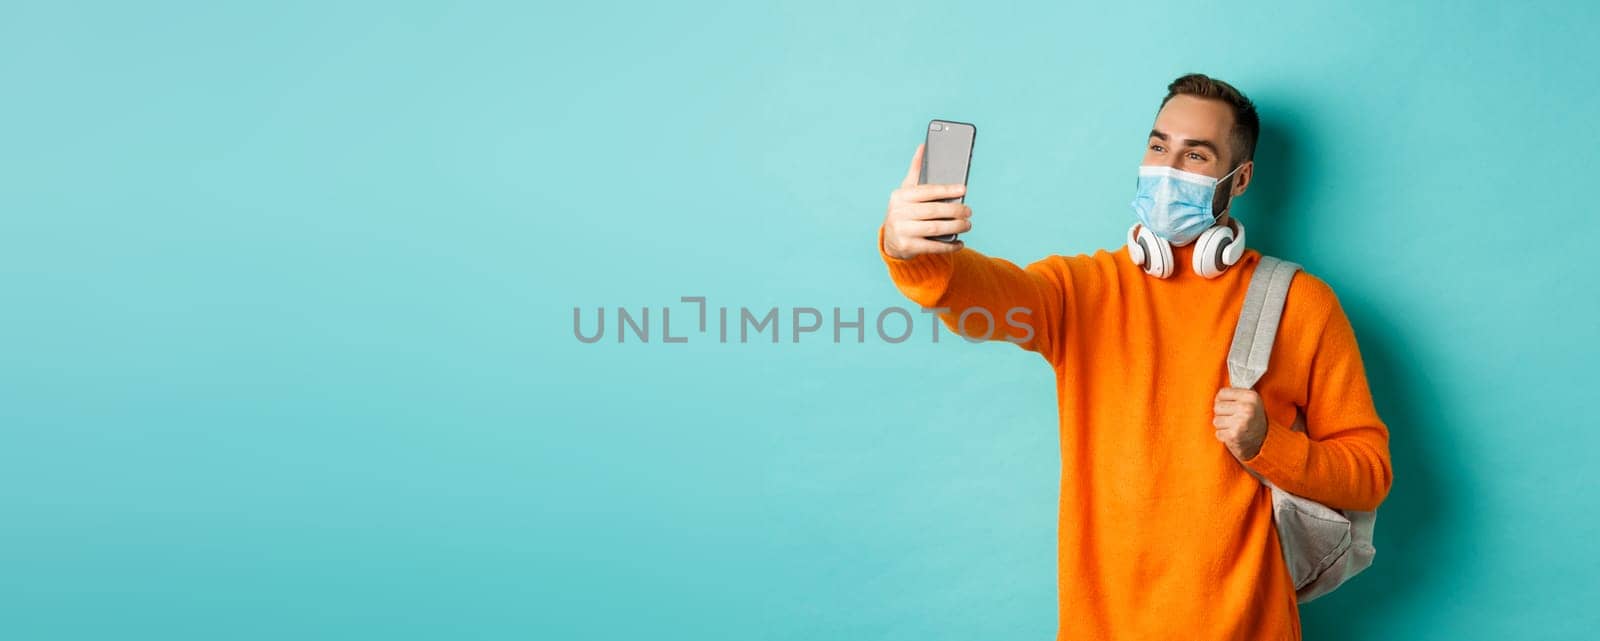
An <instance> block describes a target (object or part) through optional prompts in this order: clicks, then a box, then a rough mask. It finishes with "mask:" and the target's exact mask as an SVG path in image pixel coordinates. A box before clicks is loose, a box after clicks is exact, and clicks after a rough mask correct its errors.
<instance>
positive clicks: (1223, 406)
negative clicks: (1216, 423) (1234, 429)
mask: <svg viewBox="0 0 1600 641" xmlns="http://www.w3.org/2000/svg"><path fill="white" fill-rule="evenodd" d="M1253 411H1255V405H1251V404H1250V403H1241V402H1239V401H1217V402H1215V403H1212V404H1211V413H1213V414H1216V415H1217V416H1249V415H1250V414H1251V412H1253Z"/></svg>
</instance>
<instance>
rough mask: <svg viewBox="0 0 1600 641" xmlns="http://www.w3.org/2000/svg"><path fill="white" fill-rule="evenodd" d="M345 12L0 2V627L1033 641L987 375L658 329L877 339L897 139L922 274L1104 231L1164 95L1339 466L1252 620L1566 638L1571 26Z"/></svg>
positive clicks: (1575, 112)
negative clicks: (941, 162) (1329, 564)
mask: <svg viewBox="0 0 1600 641" xmlns="http://www.w3.org/2000/svg"><path fill="white" fill-rule="evenodd" d="M224 4H226V5H229V6H222V5H224ZM400 4H401V5H403V6H400V5H397V4H396V3H378V2H369V3H361V4H352V3H341V4H337V5H329V4H326V3H320V2H289V3H260V4H259V6H255V7H247V6H244V5H242V4H238V3H198V2H196V3H189V4H174V3H153V4H129V3H106V4H104V5H101V6H92V5H84V4H73V3H55V2H49V3H47V2H8V3H6V5H5V7H4V10H3V11H0V14H3V15H0V80H3V83H4V84H3V92H0V217H3V218H0V224H3V226H0V294H3V297H4V298H3V300H4V313H3V314H0V336H3V337H4V341H5V343H4V349H3V357H0V358H3V360H0V513H3V520H0V638H5V639H164V640H179V639H288V638H295V639H309V638H320V639H352V638H371V639H477V638H484V639H488V638H501V639H513V638H517V639H530V638H537V639H624V638H651V639H1049V638H1052V635H1053V634H1054V632H1055V625H1056V620H1057V612H1056V602H1055V586H1054V583H1053V582H1054V580H1055V574H1054V573H1055V566H1054V563H1055V544H1056V538H1055V517H1056V515H1055V508H1056V503H1055V500H1056V492H1057V482H1058V474H1059V470H1060V468H1059V463H1058V458H1057V456H1058V449H1057V447H1058V440H1057V435H1056V429H1057V425H1056V416H1055V401H1054V396H1053V388H1052V381H1051V376H1050V370H1049V369H1048V367H1047V366H1046V365H1045V364H1044V362H1043V361H1042V360H1041V359H1039V358H1038V357H1037V356H1035V355H1033V354H1029V353H1026V352H1023V351H1021V350H1018V349H1015V348H1013V347H1010V346H1008V345H1004V344H990V345H970V344H966V343H963V342H960V341H953V340H951V339H949V336H948V335H946V336H945V340H944V341H943V342H941V343H939V344H937V345H935V344H932V343H931V340H930V339H931V336H930V335H929V332H930V331H931V327H930V326H929V325H927V324H926V323H927V321H926V318H925V317H920V316H919V323H924V324H922V325H919V330H918V331H917V333H916V334H915V336H914V339H913V340H910V341H908V342H906V343H903V344H898V345H891V344H887V343H884V342H883V341H881V340H878V339H877V338H876V337H874V336H872V335H871V331H872V330H871V329H870V327H869V329H868V331H869V336H868V341H867V342H866V343H865V344H854V343H846V344H842V345H835V344H832V342H831V340H830V339H831V336H829V330H830V329H831V319H829V325H827V326H825V328H824V330H823V332H821V333H819V334H814V335H808V336H806V337H804V338H803V339H802V340H801V341H800V342H799V343H792V342H790V341H789V338H788V335H787V332H788V324H787V323H788V320H787V319H785V320H784V321H783V322H784V325H783V332H785V335H784V339H783V341H782V342H780V343H779V344H776V345H773V344H770V343H752V344H738V343H737V342H734V343H732V344H720V343H718V342H716V341H715V340H714V339H712V338H710V337H708V336H705V335H697V334H696V333H692V332H686V331H684V330H685V329H690V328H692V326H691V325H690V322H689V321H688V320H687V319H692V318H693V311H694V308H693V306H688V305H683V304H681V303H678V297H680V296H695V295H699V296H706V297H707V298H708V300H709V303H710V304H711V305H712V306H713V309H715V308H716V307H717V306H730V307H733V308H734V309H735V310H737V309H738V307H740V306H745V307H750V308H755V309H762V310H764V309H765V308H767V307H770V306H779V307H780V308H781V310H783V312H784V313H785V314H787V313H788V310H791V309H793V308H795V307H818V308H821V309H823V310H824V312H825V313H826V312H827V311H829V310H831V308H832V307H834V306H840V307H845V308H847V309H850V310H853V308H855V307H858V306H861V307H866V308H868V309H869V313H873V312H875V311H877V310H881V309H883V308H885V307H887V306H891V305H906V304H907V303H906V302H905V301H904V299H902V298H900V297H899V295H898V293H897V292H896V291H895V290H894V288H893V287H892V285H891V284H890V282H889V280H888V277H887V275H886V273H885V271H884V268H883V265H882V264H881V262H880V261H879V259H878V257H877V255H876V253H875V251H874V248H873V241H874V231H875V229H876V226H877V225H878V223H879V221H880V220H881V218H882V215H883V207H884V203H885V201H886V199H887V197H888V193H889V191H890V190H891V189H892V188H893V187H895V186H896V184H897V183H898V181H899V180H900V178H901V176H902V175H903V174H904V172H905V167H906V164H907V162H908V160H909V158H910V155H911V152H912V150H913V148H914V147H915V145H916V144H917V143H918V142H919V141H920V140H921V137H922V127H923V125H924V123H925V122H926V121H927V120H928V119H929V118H932V117H943V118H952V119H958V120H967V121H971V122H975V123H977V124H978V126H979V130H980V131H979V136H978V141H977V150H976V154H975V158H974V168H973V171H972V176H971V185H972V186H971V191H970V198H969V202H970V204H971V205H972V207H973V209H974V211H975V221H976V224H977V227H976V229H975V230H974V231H973V232H972V233H970V234H969V235H967V240H968V242H969V243H970V244H971V245H972V246H973V247H975V248H978V249H981V250H983V251H985V252H987V253H990V254H992V255H998V256H1002V257H1007V258H1010V259H1013V260H1015V261H1018V262H1026V261H1031V260H1034V259H1036V258H1039V257H1042V256H1044V255H1046V254H1049V253H1064V254H1073V253H1079V252H1091V251H1093V250H1094V249H1097V248H1101V247H1108V248H1114V247H1117V246H1119V245H1120V244H1121V243H1122V240H1123V232H1124V230H1125V229H1126V227H1127V225H1128V223H1129V222H1130V220H1131V214H1130V213H1129V211H1128V208H1127V201H1128V199H1129V198H1130V197H1131V191H1132V188H1133V182H1134V167H1135V166H1136V165H1137V163H1138V160H1139V157H1140V150H1141V146H1142V142H1143V135H1144V133H1145V131H1146V130H1147V129H1146V128H1147V127H1148V126H1149V123H1150V121H1151V119H1152V118H1153V116H1154V113H1155V108H1156V105H1157V102H1158V101H1159V99H1160V98H1161V96H1162V93H1163V91H1164V87H1165V84H1166V82H1168V81H1169V80H1170V79H1172V78H1173V77H1175V76H1177V75H1179V74H1181V73H1183V72H1188V71H1203V72H1207V73H1211V74H1214V75H1216V76H1218V77H1221V78H1223V79H1226V80H1229V81H1231V82H1234V83H1236V84H1237V85H1238V86H1240V87H1241V88H1243V89H1244V90H1245V91H1246V92H1247V93H1249V94H1250V95H1251V96H1252V97H1253V98H1254V99H1255V100H1256V101H1257V103H1258V105H1259V107H1260V109H1261V112H1262V114H1263V117H1264V121H1265V124H1264V131H1263V135H1262V140H1261V144H1260V150H1259V153H1258V157H1257V161H1258V168H1257V174H1256V177H1257V184H1256V186H1255V187H1254V188H1252V189H1251V191H1250V192H1249V193H1248V194H1247V195H1246V196H1245V197H1244V198H1243V199H1242V200H1241V201H1239V206H1240V208H1241V216H1242V217H1243V219H1244V220H1245V221H1246V222H1247V223H1248V224H1249V225H1250V239H1251V240H1252V241H1253V244H1254V245H1255V246H1256V247H1258V248H1261V249H1262V250H1263V251H1266V252H1268V253H1272V254H1276V255H1280V256H1284V257H1288V258H1292V259H1294V260H1297V261H1299V262H1301V263H1302V264H1304V265H1305V266H1306V267H1307V268H1308V269H1309V270H1310V271H1312V272H1313V273H1316V274H1318V275H1319V276H1321V277H1323V278H1324V279H1326V280H1327V281H1328V282H1329V283H1331V284H1332V285H1333V287H1334V288H1335V290H1336V291H1337V292H1338V293H1339V295H1340V297H1341V300H1342V301H1343V303H1344V305H1345V308H1346V310H1347V311H1348V312H1349V314H1350V316H1351V318H1352V320H1353V322H1354V324H1355V327H1356V331H1357V334H1358V337H1359V338H1360V341H1361V346H1362V351H1363V355H1364V357H1365V358H1366V361H1367V367H1368V373H1369V376H1370V378H1371V382H1372V385H1373V393H1374V395H1375V397H1376V400H1377V403H1378V406H1379V409H1380V411H1381V413H1382V415H1383V416H1384V417H1385V419H1387V421H1388V423H1389V426H1390V428H1391V429H1392V432H1393V454H1394V464H1395V469H1396V482H1395V486H1394V490H1393V493H1392V495H1391V496H1390V499H1389V501H1388V502H1387V503H1386V504H1385V506H1384V507H1383V508H1382V511H1381V512H1380V519H1379V521H1378V523H1379V530H1378V539H1377V545H1378V549H1379V556H1378V560H1377V565H1376V566H1375V567H1374V568H1373V569H1372V570H1370V571H1369V572H1368V573H1367V574H1365V575H1362V576H1361V577H1360V578H1358V579H1357V580H1356V581H1354V582H1353V583H1351V584H1349V585H1348V586H1347V587H1345V588H1343V589H1342V590H1341V591H1339V592H1338V593H1336V594H1334V595H1332V596H1330V597H1328V598H1326V599H1324V600H1321V601H1318V602H1316V603H1313V604H1310V605H1308V606H1307V607H1305V608H1304V609H1303V617H1304V625H1305V629H1306V638H1307V639H1344V638H1372V639H1451V640H1458V639H1496V640H1508V639H1556V638H1582V637H1584V636H1586V635H1590V634H1593V631H1594V630H1595V629H1596V628H1597V627H1600V614H1597V612H1600V609H1597V608H1596V607H1594V601H1595V599H1596V598H1597V597H1600V585H1597V582H1600V579H1597V578H1596V577H1600V553H1597V545H1596V541H1597V540H1600V513H1597V510H1596V507H1597V506H1596V504H1595V499H1594V490H1595V487H1596V484H1597V481H1600V478H1597V475H1596V472H1595V468H1594V463H1593V462H1594V460H1595V448H1596V446H1597V445H1600V436H1597V435H1596V428H1597V427H1600V425H1597V422H1596V419H1595V414H1594V399H1595V391H1594V389H1595V381H1596V377H1595V374H1594V363H1595V361H1596V358H1597V357H1600V350H1597V347H1596V346H1597V345H1600V321H1597V318H1600V305H1597V297H1596V295H1595V291H1596V286H1595V279H1596V277H1597V276H1600V270H1597V268H1596V266H1595V265H1596V257H1595V256H1594V251H1593V249H1592V248H1593V243H1594V239H1595V238H1596V236H1597V235H1600V225H1597V224H1596V222H1595V219H1596V216H1597V211H1596V206H1595V203H1594V202H1593V193H1594V185H1595V172H1596V170H1597V168H1600V136H1597V135H1596V134H1595V131H1596V126H1595V114H1597V113H1600V98H1597V96H1600V93H1597V92H1596V91H1595V89H1594V86H1593V85H1594V79H1595V76H1594V70H1595V69H1596V68H1597V65H1600V45H1596V44H1595V43H1596V40H1595V38H1594V33H1595V29H1596V28H1597V26H1600V12H1597V11H1596V10H1595V9H1594V8H1593V7H1594V5H1593V4H1592V3H1587V6H1585V4H1586V3H1578V2H1570V3H1566V4H1565V5H1559V4H1546V5H1542V6H1523V5H1521V4H1516V5H1513V4H1504V5H1500V4H1496V5H1489V4H1484V5H1482V6H1472V5H1471V4H1463V3H1445V2H1430V3H1418V4H1416V5H1414V6H1398V5H1399V4H1400V3H1389V2H1365V3H1361V4H1359V5H1349V6H1336V5H1334V4H1331V3H1328V4H1325V5H1324V6H1317V7H1305V6H1300V5H1295V4H1293V3H1290V4H1285V3H1278V2H1259V3H1228V4H1203V3H1188V2H1145V3H1135V4H1129V5H1126V6H1122V7H1116V6H1113V5H1112V4H1109V3H1098V4H1079V5H1076V6H1068V5H1067V4H1064V3H1038V4H1036V5H1035V6H1030V7H1009V6H1005V5H1003V4H994V3H988V4H987V6H983V7H979V6H976V5H978V4H980V3H970V2H969V3H955V2H900V3H878V2H873V3H855V2H815V1H813V2H804V3H787V4H785V5H781V6H779V5H769V4H767V3H751V2H721V3H709V2H697V3H692V4H690V3H663V4H643V3H641V4H638V5H634V6H629V5H605V4H594V3H591V4H587V5H582V4H580V3H566V4H564V5H562V6H560V7H556V6H549V4H548V3H545V4H538V3H536V4H533V5H529V4H525V3H500V4H443V3H440V4H434V5H428V4H425V3H400ZM575 306H582V307H583V308H585V309H592V308H594V307H596V306H604V307H609V308H612V309H613V310H614V308H615V307H617V306H626V307H629V308H631V309H635V310H636V309H637V308H639V307H641V306H650V307H652V308H660V307H662V306H671V307H674V314H675V316H674V334H686V333H687V334H689V335H690V341H689V342H688V343H686V344H670V345H669V344H662V343H661V341H660V335H659V316H655V315H653V316H652V323H654V324H656V328H655V333H654V334H653V336H652V338H653V340H652V341H651V342H650V343H648V344H639V343H637V342H632V341H630V342H627V343H623V344H618V343H616V342H615V340H612V337H614V336H615V334H614V333H612V334H608V338H607V340H605V341H603V342H601V343H598V344H594V345H587V344H582V343H580V342H579V341H578V340H576V339H575V338H574V336H573V331H572V310H573V308H574V307H575ZM654 311H655V313H656V314H659V311H658V310H654ZM735 313H737V312H735ZM590 318H592V317H590ZM610 320H612V321H613V322H614V320H615V319H614V317H613V318H612V319H610ZM612 330H614V327H613V328H612ZM630 338H631V337H630ZM1219 366H1220V364H1219ZM1195 597H1196V598H1205V595H1203V594H1197V595H1195ZM1156 614H1158V613H1152V615H1156Z"/></svg>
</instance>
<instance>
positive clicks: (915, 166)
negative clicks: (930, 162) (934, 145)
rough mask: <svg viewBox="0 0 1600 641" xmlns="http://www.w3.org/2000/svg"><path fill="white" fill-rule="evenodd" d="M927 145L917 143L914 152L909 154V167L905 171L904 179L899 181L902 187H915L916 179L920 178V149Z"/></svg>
mask: <svg viewBox="0 0 1600 641" xmlns="http://www.w3.org/2000/svg"><path fill="white" fill-rule="evenodd" d="M927 146H928V145H927V143H923V144H920V145H917V151H916V153H914V154H911V169H910V170H909V171H907V172H906V178H905V180H902V181H900V186H901V187H902V188H904V187H915V186H916V185H917V181H919V180H922V150H923V148H924V147H927Z"/></svg>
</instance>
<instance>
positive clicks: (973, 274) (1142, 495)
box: [878, 74, 1392, 641]
mask: <svg viewBox="0 0 1600 641" xmlns="http://www.w3.org/2000/svg"><path fill="white" fill-rule="evenodd" d="M1259 123H1260V121H1259V119H1258V117H1257V115H1256V111H1255V106H1254V105H1253V104H1251V102H1250V100H1249V99H1248V98H1246V97H1245V96H1244V95H1243V94H1241V93H1240V92H1239V91H1238V90H1236V89H1234V88H1233V87H1232V86H1230V85H1228V84H1227V83H1224V82H1222V81H1219V80H1216V79H1212V78H1208V77H1206V76H1203V75H1199V74H1191V75H1186V76H1183V77H1181V78H1178V79H1177V80H1175V81H1173V82H1172V84H1171V85H1169V86H1168V88H1167V96H1166V98H1164V99H1163V100H1162V103H1161V108H1160V110H1159V112H1158V113H1157V115H1156V119H1155V126H1154V128H1153V129H1152V130H1151V132H1150V137H1149V141H1148V144H1147V145H1146V148H1145V152H1144V159H1143V162H1142V163H1141V167H1140V171H1139V176H1140V178H1139V190H1138V193H1137V194H1136V196H1135V198H1134V202H1133V210H1134V213H1135V216H1134V218H1135V220H1136V221H1137V222H1135V223H1134V227H1133V228H1132V229H1130V232H1129V235H1130V240H1129V244H1128V245H1124V246H1123V247H1121V248H1118V249H1117V250H1116V251H1111V252H1108V251H1106V250H1103V249H1102V250H1098V251H1096V252H1095V253H1094V254H1093V255H1083V254H1079V255H1076V256H1059V255H1056V256H1049V257H1047V258H1044V259H1042V260H1039V261H1038V262H1034V263H1032V264H1029V265H1028V266H1027V267H1026V268H1022V267H1018V266H1017V265H1015V264H1013V263H1011V262H1008V261H1005V260H1003V259H1000V258H992V257H989V256H985V255H983V254H981V253H979V252H977V251H975V250H972V249H970V248H967V247H965V246H964V245H963V244H962V243H960V242H955V243H942V242H937V241H932V240H927V237H929V236H938V235H942V234H949V233H960V232H965V231H967V230H970V229H972V223H971V216H972V210H971V209H970V208H968V207H967V206H966V205H963V204H959V203H942V202H931V201H937V200H938V199H942V198H950V197H953V196H958V195H960V194H961V193H962V192H963V188H962V187H961V186H960V185H918V184H917V177H918V175H919V172H920V170H921V163H922V157H923V149H922V147H920V146H919V147H918V148H917V151H916V153H915V154H914V155H913V157H912V160H911V169H910V171H909V172H908V173H907V174H906V177H905V180H904V182H902V183H901V185H900V188H899V189H896V190H894V192H893V193H892V195H891V196H890V199H889V206H888V213H887V215H886V216H885V217H884V222H883V225H882V227H880V228H879V237H878V238H879V252H880V254H881V255H882V258H883V260H884V261H885V263H887V265H888V268H889V275H890V276H891V278H893V280H894V283H895V285H896V286H897V287H898V288H899V289H900V291H901V292H902V293H903V294H905V295H906V296H907V297H908V298H910V299H911V300H912V301H914V302H916V303H918V304H920V305H922V306H923V307H927V308H945V309H947V310H948V311H944V312H941V313H940V317H941V318H942V319H943V321H944V323H945V324H946V325H948V326H949V327H950V328H951V329H952V330H955V331H958V332H962V333H964V334H965V335H967V336H969V337H972V338H990V339H1005V340H1008V341H1011V342H1015V343H1017V344H1018V345H1020V346H1021V347H1023V348H1024V349H1028V350H1032V351H1035V352H1038V353H1039V354H1040V355H1042V356H1044V357H1045V359H1047V360H1048V361H1049V362H1050V364H1051V365H1052V366H1054V368H1055V374H1056V394H1057V399H1058V401H1057V403H1058V406H1059V411H1060V420H1061V424H1060V432H1061V434H1060V436H1061V498H1060V514H1059V517H1058V521H1057V526H1058V527H1057V532H1058V538H1059V549H1058V567H1057V571H1058V578H1057V586H1058V590H1057V592H1058V595H1059V598H1060V603H1059V606H1060V628H1059V630H1058V631H1057V638H1058V639H1063V640H1065V639H1205V640H1208V641H1222V640H1225V639H1238V640H1245V639H1250V640H1253V641H1259V640H1266V639H1273V640H1287V639H1299V638H1300V619H1299V611H1298V609H1297V605H1296V601H1295V588H1294V585H1293V583H1292V580H1291V579H1290V575H1289V571H1288V568H1287V566H1286V564H1285V561H1284V558H1283V553H1282V551H1281V549H1280V547H1279V542H1278V533H1277V528H1276V527H1275V526H1274V523H1273V518H1272V499H1271V494H1270V489H1269V488H1268V487H1267V486H1266V485H1264V484H1263V483H1262V482H1261V481H1259V480H1257V479H1256V478H1254V477H1252V476H1251V475H1250V473H1249V472H1248V471H1247V470H1246V469H1245V468H1246V467H1248V468H1249V469H1250V470H1254V471H1255V472H1256V473H1258V474H1260V475H1261V476H1262V477H1263V478H1265V479H1266V480H1269V481H1271V482H1272V483H1274V484H1276V485H1277V486H1278V487H1279V488H1281V489H1283V490H1285V491H1288V492H1291V493H1293V494H1297V495H1300V496H1302V497H1305V498H1309V499H1311V500H1314V501H1317V502H1320V503H1322V504H1324V505H1327V506H1329V507H1333V508H1338V509H1351V510H1374V509H1376V508H1377V506H1378V504H1379V503H1380V502H1382V501H1383V499H1384V497H1385V496H1387V495H1388V492H1389V487H1390V484H1391V482H1392V470H1391V468H1390V461H1389V432H1388V427H1387V426H1386V425H1385V424H1384V423H1383V421H1382V420H1380V419H1379V418H1378V415H1377V412H1376V410H1375V409H1374V408H1373V404H1372V398H1371V394H1370V392H1369V390H1368V388H1367V380H1366V374H1365V371H1364V369H1363V367H1362V362H1361V356H1360V353H1359V351H1358V350H1357V346H1356V337H1355V334H1354V332H1353V331H1352V329H1351V326H1350V322H1349V320H1348V319H1347V318H1346V316H1345V314H1344V310H1343V309H1342V308H1341V307H1340V305H1339V301H1338V299H1337V298H1336V297H1335V295H1334V293H1333V291H1332V290H1331V289H1330V288H1329V287H1328V285H1327V283H1325V282H1323V281H1322V280H1320V279H1318V278H1317V277H1315V276H1313V275H1311V274H1308V273H1305V272H1304V271H1301V272H1299V273H1297V274H1296V275H1295V276H1294V278H1293V280H1292V281H1291V284H1290V287H1289V292H1288V299H1287V301H1286V302H1285V304H1284V309H1283V317H1282V321H1281V324H1280V326H1279V330H1278V336H1277V343H1276V346H1275V347H1274V348H1273V352H1272V354H1271V361H1270V365H1269V367H1268V369H1267V373H1266V375H1265V376H1264V377H1263V378H1262V379H1261V380H1260V382H1258V383H1257V385H1256V388H1255V390H1248V389H1233V388H1229V387H1228V374H1227V367H1226V365H1225V362H1226V360H1227V352H1228V348H1229V345H1230V344H1231V342H1232V339H1233V332H1234V325H1235V321H1236V320H1237V319H1238V317H1239V310H1240V305H1241V303H1242V302H1243V299H1244V294H1245V288H1246V286H1247V285H1248V283H1249V278H1250V275H1251V273H1252V272H1253V271H1254V269H1255V266H1256V263H1257V262H1258V261H1259V259H1260V258H1261V255H1260V253H1259V252H1256V251H1255V250H1253V249H1248V248H1245V247H1244V244H1243V241H1244V229H1243V226H1242V224H1240V223H1239V222H1238V221H1237V220H1235V219H1233V218H1232V217H1231V216H1229V215H1228V214H1227V208H1228V204H1229V203H1230V201H1231V200H1232V199H1233V198H1235V197H1238V196H1240V195H1242V194H1244V192H1245V190H1246V189H1247V188H1248V187H1249V185H1250V180H1251V176H1252V173H1253V169H1254V162H1253V160H1252V156H1253V153H1254V150H1255V143H1256V137H1257V134H1258V132H1259V130H1260V124H1259ZM1213 185H1214V186H1213ZM1214 212H1221V213H1220V214H1218V213H1214ZM941 219H949V220H941ZM1241 250H1242V251H1241ZM1008 312H1009V313H1010V316H1008ZM1008 321H1018V322H1008ZM1024 321H1025V322H1024Z"/></svg>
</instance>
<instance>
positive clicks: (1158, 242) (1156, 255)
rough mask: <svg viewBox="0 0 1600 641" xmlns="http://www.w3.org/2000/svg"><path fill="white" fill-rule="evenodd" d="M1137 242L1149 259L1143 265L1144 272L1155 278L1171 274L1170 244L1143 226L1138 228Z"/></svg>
mask: <svg viewBox="0 0 1600 641" xmlns="http://www.w3.org/2000/svg"><path fill="white" fill-rule="evenodd" d="M1138 242H1139V245H1140V247H1141V248H1142V249H1144V253H1145V255H1146V256H1147V257H1148V259H1149V263H1148V264H1146V265H1145V266H1144V272H1145V273H1146V274H1149V275H1151V276H1155V277H1156V278H1167V277H1168V276H1171V275H1172V263H1173V260H1172V245H1171V244H1170V243H1168V242H1167V241H1165V240H1162V239H1161V237H1160V236H1157V235H1155V234H1154V233H1153V232H1151V231H1150V230H1148V229H1145V228H1143V227H1140V228H1139V239H1138Z"/></svg>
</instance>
